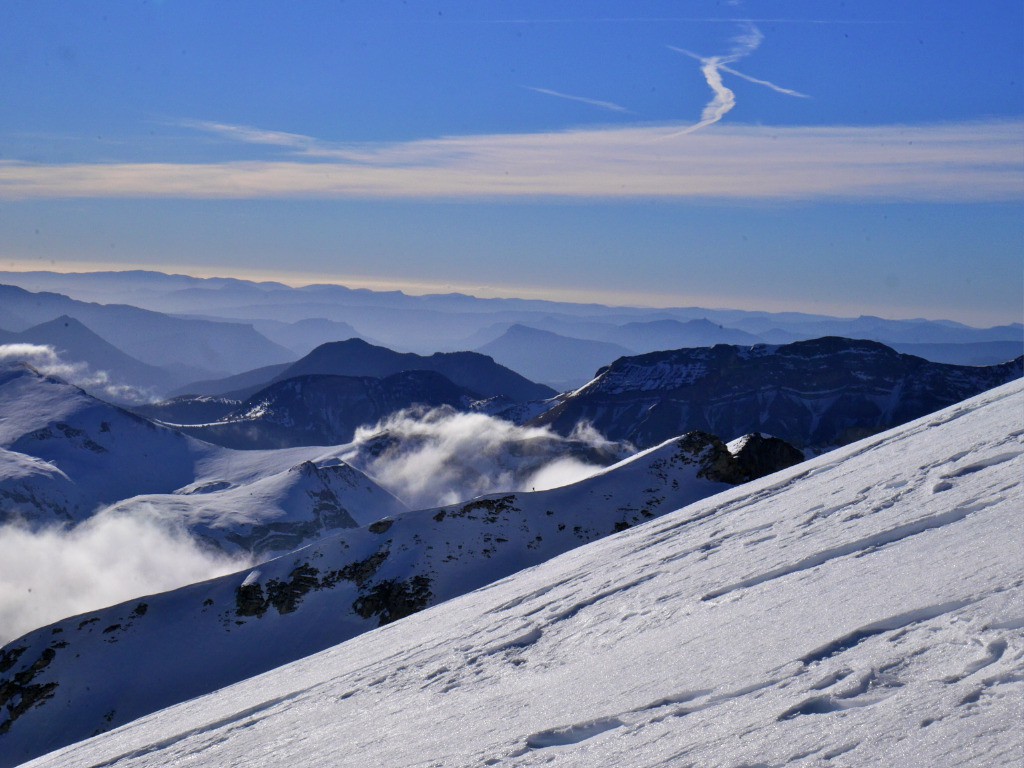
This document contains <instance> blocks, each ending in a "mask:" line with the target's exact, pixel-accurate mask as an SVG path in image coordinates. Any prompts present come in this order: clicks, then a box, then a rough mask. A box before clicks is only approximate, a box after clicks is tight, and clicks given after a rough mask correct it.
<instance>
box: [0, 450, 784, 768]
mask: <svg viewBox="0 0 1024 768" xmlns="http://www.w3.org/2000/svg"><path fill="white" fill-rule="evenodd" d="M775 442H776V443H778V441H775ZM763 447H764V446H761V445H758V444H757V443H754V442H749V441H748V442H746V443H744V444H743V445H742V446H740V447H739V450H738V452H737V453H738V455H737V456H733V454H731V453H730V451H729V449H728V448H727V447H726V446H725V445H724V444H723V443H722V442H721V441H719V440H717V439H716V438H714V437H712V436H710V435H705V434H701V433H691V434H689V435H686V436H683V437H681V438H678V439H676V440H673V441H669V442H667V443H665V444H664V445H662V446H659V447H657V448H654V449H651V450H649V451H646V452H643V453H640V454H637V455H636V456H633V457H631V458H629V459H626V460H625V461H623V462H620V463H619V464H616V465H614V466H612V467H609V468H608V469H606V470H604V471H603V472H601V473H599V474H597V475H595V476H593V477H591V478H589V479H587V480H583V481H581V482H579V483H577V484H574V485H569V486H565V487H562V488H556V489H553V490H548V491H537V492H520V493H509V494H495V495H490V496H484V497H481V498H477V499H473V500H472V501H469V502H464V503H459V504H454V505H449V506H446V507H441V508H437V509H427V510H420V511H416V512H405V513H400V514H395V515H389V516H384V517H381V518H380V519H377V520H375V521H374V522H370V523H368V524H364V525H363V526H362V527H359V528H354V527H353V528H352V529H351V530H347V531H346V532H344V533H340V534H337V535H334V536H331V537H328V538H324V539H322V540H321V541H320V542H318V543H315V544H313V545H311V546H308V547H305V548H303V549H300V550H298V551H295V552H293V553H291V554H288V555H286V556H284V557H281V558H278V559H275V560H271V561H268V562H264V563H262V564H261V565H259V566H258V567H257V569H255V570H253V571H250V572H247V573H246V572H243V573H238V574H232V575H230V576H228V577H222V578H220V579H215V580H212V581H208V582H205V583H203V584H200V585H194V586H190V587H185V588H183V589H181V590H178V591H175V592H171V593H166V594H164V595H156V596H152V597H148V598H145V599H144V600H142V601H132V602H131V603H130V604H123V605H118V606H114V607H112V608H108V609H104V610H101V611H97V612H94V613H90V614H89V615H88V616H81V617H74V618H71V619H69V620H67V621H63V622H59V624H58V625H54V626H51V627H46V628H43V629H40V630H38V631H36V632H34V633H30V634H29V635H28V636H26V637H24V638H21V639H20V640H17V641H15V642H14V643H11V644H10V645H8V646H7V647H6V648H5V649H3V650H2V651H0V668H5V671H6V672H7V674H6V676H5V677H4V678H0V691H2V692H6V702H13V703H14V705H15V706H14V708H13V709H11V708H10V707H8V714H7V717H6V718H5V719H3V720H0V747H2V750H0V752H2V753H3V754H6V755H9V756H12V757H13V756H18V759H25V758H27V757H31V756H33V755H34V754H37V753H39V752H40V751H43V750H45V749H52V748H55V747H58V746H61V745H62V744H65V743H68V742H70V741H74V740H77V739H81V738H84V737H86V736H88V735H90V734H92V733H95V732H97V731H104V730H107V729H108V728H110V727H112V726H116V725H119V724H121V723H124V722H127V721H129V720H131V719H134V718H137V717H139V716H140V715H143V714H146V713H148V712H150V711H153V710H154V709H157V708H160V707H162V706H166V705H169V704H173V703H176V702H178V701H182V700H184V699H186V698H190V697H192V696H195V695H198V694H201V693H205V692H208V691H210V690H213V689H215V688H218V687H221V686H224V685H227V684H229V683H232V682H235V681H237V680H239V679H243V678H246V677H249V676H251V675H254V674H257V673H259V672H262V671H265V670H268V669H271V668H273V667H276V666H279V665H280V664H282V663H285V662H288V661H292V660H294V659H297V658H300V657H302V656H305V655H308V654H310V653H313V652H316V651H319V650H321V649H323V648H326V647H328V646H330V645H334V644H336V643H339V642H342V641H343V640H346V639H348V638H351V637H354V636H355V635H357V634H361V633H363V632H367V631H369V630H371V629H372V628H374V627H376V626H383V625H385V624H390V623H392V622H394V621H397V620H398V619H400V618H402V617H404V616H407V615H409V614H411V613H414V612H417V611H419V610H422V609H424V608H426V607H427V606H430V605H433V604H436V603H439V602H442V601H444V600H448V599H450V598H452V597H455V596H457V595H460V594H464V593H466V592H468V591H470V590H473V589H475V588H478V587H483V586H484V585H486V584H490V583H492V582H495V581H497V580H498V579H501V578H504V577H506V576H509V575H510V574H512V573H514V572H516V571H520V570H522V569H523V568H526V567H529V566H531V565H535V564H538V563H541V562H544V561H546V560H549V559H551V558H552V557H554V556H556V555H558V554H560V553H562V552H565V551H567V550H569V549H572V548H575V547H578V546H580V545H581V544H583V543H586V542H588V541H593V540H595V539H598V538H602V537H604V536H608V535H610V534H612V533H614V532H616V531H621V530H625V529H627V528H630V527H631V526H634V525H637V524H639V523H642V522H645V521H647V520H651V519H654V518H656V517H658V516H660V515H662V514H664V513H665V512H668V511H670V510H673V509H677V508H679V507H680V506H683V505H685V504H687V503H689V502H692V501H695V500H697V499H701V498H704V497H705V496H708V495H710V494H713V493H716V492H718V491H720V490H724V489H726V488H729V487H730V486H732V485H734V484H736V483H740V482H746V481H749V480H751V479H753V475H751V474H750V469H749V468H750V467H752V466H757V465H759V464H761V463H762V461H763V459H764V458H765V457H769V464H770V465H772V464H773V465H772V466H768V467H767V469H768V470H769V471H774V470H776V469H781V468H783V467H785V466H789V465H791V464H793V463H795V462H798V461H800V460H801V459H802V456H801V455H800V454H799V453H797V452H791V453H789V454H779V453H778V452H777V451H772V450H770V449H769V451H768V452H764V451H759V449H761V448H763ZM790 450H791V449H790ZM755 452H759V453H760V458H759V457H752V456H751V455H750V454H752V453H755ZM779 458H781V461H777V460H778V459H779ZM773 459H775V460H774V461H773ZM362 514H363V515H366V514H367V513H366V511H365V510H364V511H362ZM186 660H187V661H186ZM183 663H185V664H187V666H188V674H182V669H181V667H182V664H183ZM115 670H116V671H115ZM143 677H144V678H145V680H146V684H145V686H141V687H139V686H134V687H133V686H131V684H130V682H129V681H131V680H138V679H141V678H143ZM129 689H131V692H130V693H128V694H127V695H126V691H128V690H129ZM3 703H5V697H4V695H3V694H2V693H0V705H2V704H3ZM58 712H59V714H58ZM8 764H9V762H7V763H5V762H3V761H2V760H0V765H2V766H6V765H8Z"/></svg>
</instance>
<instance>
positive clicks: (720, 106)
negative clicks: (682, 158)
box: [665, 24, 809, 138]
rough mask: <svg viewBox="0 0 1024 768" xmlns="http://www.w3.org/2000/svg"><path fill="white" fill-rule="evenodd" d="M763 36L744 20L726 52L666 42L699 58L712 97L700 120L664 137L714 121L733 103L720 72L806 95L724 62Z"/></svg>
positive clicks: (739, 55) (746, 50) (753, 46)
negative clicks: (700, 50) (698, 50)
mask: <svg viewBox="0 0 1024 768" xmlns="http://www.w3.org/2000/svg"><path fill="white" fill-rule="evenodd" d="M763 39H764V35H762V34H761V31H760V30H759V29H758V28H757V27H755V26H754V25H753V24H748V25H747V31H746V32H745V33H744V34H740V35H737V36H736V37H735V38H733V43H734V45H733V49H732V51H731V52H730V53H728V54H726V55H724V56H701V55H699V54H696V53H694V52H693V51H688V50H686V49H685V48H676V47H675V46H672V45H670V46H668V47H669V48H670V49H671V50H673V51H676V52H677V53H682V54H684V55H686V56H689V57H690V58H692V59H696V60H697V61H699V62H700V65H701V66H700V71H701V73H702V74H703V75H704V79H705V80H706V81H707V83H708V86H709V87H710V88H711V90H712V92H713V93H714V97H712V99H711V101H709V102H708V104H707V106H705V107H704V111H703V112H702V113H701V116H700V122H698V123H695V124H693V125H691V126H688V127H686V128H684V129H683V130H681V131H676V132H675V133H672V134H669V135H668V136H666V137H665V138H672V137H674V136H683V135H685V134H687V133H693V132H694V131H699V130H700V129H701V128H704V127H706V126H708V125H714V124H715V123H717V122H719V121H720V120H721V119H722V118H723V117H725V115H726V114H727V113H728V112H729V111H730V110H731V109H732V108H733V107H735V106H736V94H735V93H733V92H732V90H731V89H730V88H728V87H726V85H725V83H723V82H722V73H723V72H728V73H729V74H731V75H736V76H737V77H740V78H742V79H744V80H747V81H749V82H751V83H757V84H758V85H763V86H765V87H767V88H771V89H772V90H773V91H777V92H778V93H784V94H786V95H787V96H797V97H799V98H805V99H806V98H809V97H808V96H807V94H804V93H800V92H799V91H794V90H792V89H790V88H783V87H782V86H779V85H775V83H770V82H768V81H767V80H760V79H758V78H756V77H751V76H750V75H745V74H743V73H742V72H738V71H736V70H735V69H733V68H732V67H730V66H728V65H729V64H732V63H733V62H735V61H738V60H739V59H742V58H743V57H744V56H747V55H749V54H751V53H753V51H754V50H756V49H757V47H758V46H759V45H760V44H761V41H762V40H763Z"/></svg>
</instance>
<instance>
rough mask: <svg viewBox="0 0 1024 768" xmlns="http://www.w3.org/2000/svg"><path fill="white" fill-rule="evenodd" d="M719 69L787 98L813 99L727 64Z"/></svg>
mask: <svg viewBox="0 0 1024 768" xmlns="http://www.w3.org/2000/svg"><path fill="white" fill-rule="evenodd" d="M667 47H668V49H669V50H670V51H675V52H676V53H682V54H684V55H686V56H689V57H690V58H691V59H696V60H697V61H704V60H705V57H704V56H701V55H700V54H699V53H694V52H693V51H688V50H686V49H685V48H677V47H676V46H674V45H670V46H667ZM718 69H719V70H721V71H722V72H728V73H729V74H730V75H735V76H736V77H738V78H741V79H742V80H746V81H747V82H750V83H757V84H758V85H763V86H765V87H766V88H771V89H772V90H773V91H776V92H777V93H782V94H785V95H786V96H795V97H796V98H798V99H809V98H811V97H810V96H808V95H807V94H806V93H801V92H800V91H794V90H793V89H792V88H783V87H782V86H781V85H776V84H775V83H773V82H770V81H768V80H761V79H760V78H757V77H751V76H750V75H747V74H744V73H743V72H740V71H738V70H735V69H733V68H732V67H730V66H728V65H726V64H719V65H718Z"/></svg>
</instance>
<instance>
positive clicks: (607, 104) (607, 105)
mask: <svg viewBox="0 0 1024 768" xmlns="http://www.w3.org/2000/svg"><path fill="white" fill-rule="evenodd" d="M523 87H524V88H525V89H526V90H528V91H533V92H534V93H543V94H544V95H546V96H555V97H557V98H559V99H566V100H568V101H578V102H580V103H581V104H588V105H590V106H591V107H599V108H601V109H607V110H609V111H611V112H624V113H627V114H631V112H630V110H628V109H626V108H625V107H623V106H622V105H620V104H616V103H615V102H613V101H601V100H600V99H588V98H587V97H586V96H571V95H569V94H568V93H560V92H559V91H552V90H551V89H550V88H535V87H534V86H532V85H524V86H523Z"/></svg>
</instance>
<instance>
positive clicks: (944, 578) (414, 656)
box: [0, 382, 1024, 768]
mask: <svg viewBox="0 0 1024 768" xmlns="http://www.w3.org/2000/svg"><path fill="white" fill-rule="evenodd" d="M1022 409H1024V386H1022V384H1021V382H1015V383H1012V384H1008V385H1005V386H1003V387H1000V388H998V389H996V390H992V391H990V392H988V393H985V394H983V395H979V396H978V397H975V398H973V399H972V400H969V401H966V402H964V403H961V404H959V405H956V406H953V407H950V408H947V409H945V410H943V411H941V412H939V413H936V414H932V415H930V416H927V417H924V418H922V419H919V420H917V421H915V422H912V423H910V424H907V425H905V426H903V427H900V428H897V429H895V430H891V431H889V432H887V433H884V434H882V435H877V436H875V437H872V438H869V439H866V440H863V441H860V442H858V443H855V444H853V445H850V446H847V447H845V448H842V449H839V450H837V451H834V452H832V453H829V454H827V455H823V456H820V457H818V458H817V459H814V460H812V461H810V462H807V463H805V464H802V465H799V466H797V467H793V468H791V469H789V470H784V471H782V472H780V473H777V474H775V475H772V476H770V477H767V478H764V479H762V480H760V481H755V482H753V483H750V484H748V485H745V486H742V487H739V488H736V489H732V490H728V491H725V492H724V493H721V494H718V495H716V496H714V497H711V498H708V499H705V500H703V501H698V502H697V503H695V504H692V505H690V506H687V507H685V508H682V509H680V510H679V511H677V512H675V513H673V514H669V515H666V516H665V517H661V518H659V519H656V520H652V521H651V522H649V523H647V524H645V525H641V526H637V527H634V528H632V529H630V530H626V531H624V532H622V533H620V534H618V535H615V536H611V537H608V538H606V539H603V540H601V541H597V542H594V543H592V544H590V545H588V546H585V547H582V548H579V549H576V550H574V551H571V552H568V553H566V554H564V555H562V556H561V557H558V558H556V559H553V560H551V561H549V562H546V563H544V564H542V565H540V566H538V567H535V568H531V569H528V570H525V571H522V572H520V573H517V574H515V575H514V576H511V577H509V578H506V579H503V580H501V581H498V582H496V583H493V584H491V585H489V586H487V587H484V588H482V589H479V590H477V591H475V592H472V593H470V594H467V595H464V596H463V597H460V598H457V599H455V600H451V601H449V602H446V603H443V604H441V605H438V606H436V607H434V608H431V609H428V610H426V611H424V612H422V613H419V614H416V615H413V616H410V617H408V618H406V619H404V620H402V621H399V622H396V623H394V624H391V625H389V626H386V627H383V628H381V629H379V630H376V631H373V632H369V633H366V634H363V635H361V636H359V637H357V638H355V639H353V640H350V641H348V642H346V643H343V644H341V645H338V646H336V647H333V648H330V649H328V650H325V651H323V652H322V653H319V654H316V655H314V656H310V657H309V658H306V659H302V660H300V661H297V662H294V663H292V664H289V665H286V666H283V667H281V668H279V669H275V670H272V671H270V672H267V673H266V674H263V675H260V676H258V677H254V678H252V679H249V680H245V681H243V682H241V683H238V684H236V685H233V686H231V687H228V688H225V689H223V690H220V691H217V692H216V693H213V694H211V695H208V696H204V697H202V698H199V699H195V700H192V701H187V702H184V703H182V704H179V705H177V706H175V707H172V708H170V709H167V710H164V711H161V712H156V713H154V714H152V715H149V716H147V717H145V718H142V719H140V720H138V721H136V722H133V723H131V724H129V725H127V726H124V727H122V728H119V729H117V730H114V731H112V732H110V733H107V734H103V735H100V736H98V737H96V738H94V739H91V740H88V741H85V742H82V743H80V744H77V745H74V746H71V747H69V748H67V749H65V750H62V751H60V752H57V753H54V754H52V755H50V756H47V757H44V758H41V759H39V760H37V761H35V762H33V763H31V765H33V766H37V767H38V768H42V766H61V767H62V768H74V767H77V766H112V765H117V766H118V767H119V768H127V767H128V766H136V767H139V766H166V765H202V766H229V765H246V766H280V765H288V766H295V767H297V768H298V767H301V766H322V765H353V766H356V765H358V766H367V765H380V766H385V765H387V766H428V765H429V766H434V765H445V766H479V765H547V764H555V765H580V766H595V765H631V766H685V765H700V766H718V765H722V766H726V765H727V766H740V765H745V766H754V765H759V766H782V765H793V766H825V765H831V766H835V765H864V766H868V765H872V766H873V765H908V766H963V765H974V766H1001V765H1005V766H1019V765H1020V764H1021V761H1022V760H1024V729H1021V728H1020V724H1021V722H1024V558H1022V557H1021V553H1022V546H1024V532H1022V519H1021V515H1022V507H1024V505H1022V500H1024V499H1022V478H1024V446H1022V442H1024V419H1022V413H1024V410H1022ZM257 642H258V641H257ZM189 664H190V659H188V658H184V657H183V658H181V659H180V671H181V675H183V676H184V675H188V674H189V672H190V666H189ZM143 688H144V685H140V686H139V690H141V689H143ZM125 695H126V696H132V695H140V694H139V693H138V691H136V692H131V691H128V692H126V694H125ZM0 746H2V745H0Z"/></svg>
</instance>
